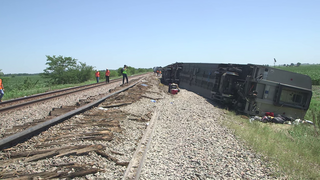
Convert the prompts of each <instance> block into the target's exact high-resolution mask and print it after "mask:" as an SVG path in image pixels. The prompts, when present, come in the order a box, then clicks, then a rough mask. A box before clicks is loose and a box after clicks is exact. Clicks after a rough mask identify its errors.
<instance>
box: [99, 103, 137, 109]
mask: <svg viewBox="0 0 320 180" xmlns="http://www.w3.org/2000/svg"><path fill="white" fill-rule="evenodd" d="M129 104H132V102H124V103H114V104H109V105H105V104H102V107H103V108H113V107H119V106H125V105H129Z"/></svg>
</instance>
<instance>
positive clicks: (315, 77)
mask: <svg viewBox="0 0 320 180" xmlns="http://www.w3.org/2000/svg"><path fill="white" fill-rule="evenodd" d="M276 68H278V69H283V70H286V71H291V72H296V73H299V74H305V75H308V76H310V77H311V80H312V84H313V85H320V64H316V65H301V66H292V67H290V66H289V67H286V66H276Z"/></svg>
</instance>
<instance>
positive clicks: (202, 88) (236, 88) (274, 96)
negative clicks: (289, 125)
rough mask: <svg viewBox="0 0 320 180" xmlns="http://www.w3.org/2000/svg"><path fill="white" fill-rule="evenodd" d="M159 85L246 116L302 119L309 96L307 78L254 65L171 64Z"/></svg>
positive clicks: (310, 95)
mask: <svg viewBox="0 0 320 180" xmlns="http://www.w3.org/2000/svg"><path fill="white" fill-rule="evenodd" d="M161 82H162V83H163V84H170V83H176V84H178V85H179V87H180V88H184V89H187V90H190V91H193V92H195V93H198V94H199V95H202V96H204V97H206V98H209V99H213V100H216V101H219V102H220V103H222V104H225V105H227V106H229V107H232V108H233V109H235V110H236V111H238V112H241V113H244V114H247V115H259V116H264V115H265V114H266V112H273V113H274V114H280V115H283V116H286V117H291V118H300V119H303V118H304V116H305V114H306V112H307V110H308V108H309V104H310V101H311V97H312V82H311V78H310V77H309V76H307V75H303V74H298V73H293V72H288V71H284V70H280V69H276V68H272V67H269V66H262V65H253V64H247V65H241V64H211V63H174V64H170V65H168V66H166V67H163V68H162V78H161Z"/></svg>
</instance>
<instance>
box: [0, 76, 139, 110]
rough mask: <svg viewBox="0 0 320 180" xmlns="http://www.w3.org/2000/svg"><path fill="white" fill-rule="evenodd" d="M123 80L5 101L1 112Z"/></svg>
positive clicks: (118, 80)
mask: <svg viewBox="0 0 320 180" xmlns="http://www.w3.org/2000/svg"><path fill="white" fill-rule="evenodd" d="M140 76H143V75H137V76H132V77H140ZM121 81H122V79H121V78H120V79H113V80H110V83H108V84H106V83H105V82H100V83H95V84H89V85H83V86H77V87H71V88H66V89H60V90H56V91H50V92H46V93H41V94H35V95H31V96H27V97H22V98H17V99H12V100H8V101H3V102H2V103H1V104H0V105H1V106H0V112H5V111H9V110H14V109H18V108H20V107H24V106H28V105H31V104H34V103H39V102H42V101H47V100H49V99H53V98H57V97H61V96H66V95H69V94H73V93H77V92H80V91H84V90H88V89H92V88H96V87H101V86H106V85H111V84H113V83H117V82H121Z"/></svg>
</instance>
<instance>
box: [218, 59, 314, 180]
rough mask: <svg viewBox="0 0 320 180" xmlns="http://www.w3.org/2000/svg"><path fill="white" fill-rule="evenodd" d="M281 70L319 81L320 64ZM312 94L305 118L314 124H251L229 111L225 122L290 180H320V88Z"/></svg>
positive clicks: (246, 119)
mask: <svg viewBox="0 0 320 180" xmlns="http://www.w3.org/2000/svg"><path fill="white" fill-rule="evenodd" d="M281 69H284V70H290V71H292V72H297V73H301V74H306V75H309V76H310V77H311V78H312V80H313V83H315V84H317V83H318V82H319V81H318V80H319V79H320V71H319V70H320V65H314V66H300V67H282V68H281ZM312 91H313V95H312V100H311V103H310V108H309V110H308V112H307V114H306V116H305V119H307V120H311V121H313V122H314V125H311V124H299V125H287V124H272V123H261V122H259V121H253V122H250V121H249V119H248V118H241V116H238V115H236V114H234V113H233V112H226V113H225V117H224V118H223V121H222V122H223V124H224V125H225V126H227V127H229V128H230V129H233V130H234V132H235V135H236V136H237V137H238V138H239V139H241V141H244V142H245V143H246V144H247V145H248V146H249V147H251V148H253V149H254V150H255V151H256V152H259V153H261V154H263V155H265V156H266V157H267V159H268V160H271V161H273V162H275V163H277V164H278V167H279V168H280V169H281V170H282V172H285V174H287V175H289V177H287V178H288V179H320V136H319V134H320V129H319V127H320V86H319V85H313V86H312Z"/></svg>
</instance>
